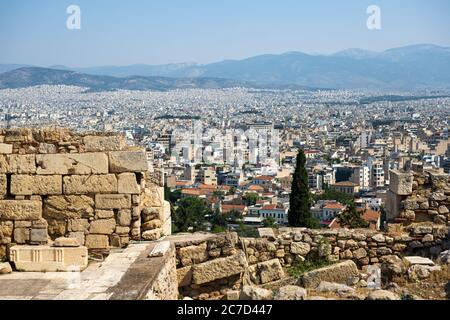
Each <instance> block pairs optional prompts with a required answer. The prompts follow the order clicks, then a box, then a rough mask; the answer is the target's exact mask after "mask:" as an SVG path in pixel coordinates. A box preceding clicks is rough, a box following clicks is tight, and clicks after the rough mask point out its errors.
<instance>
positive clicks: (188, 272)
mask: <svg viewBox="0 0 450 320" xmlns="http://www.w3.org/2000/svg"><path fill="white" fill-rule="evenodd" d="M177 277H178V287H180V288H181V287H185V286H189V285H190V284H191V282H192V267H191V266H189V267H184V268H180V269H177Z"/></svg>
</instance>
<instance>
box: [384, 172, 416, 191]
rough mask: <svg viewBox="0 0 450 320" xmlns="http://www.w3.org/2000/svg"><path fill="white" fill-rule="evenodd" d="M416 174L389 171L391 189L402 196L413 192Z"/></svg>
mask: <svg viewBox="0 0 450 320" xmlns="http://www.w3.org/2000/svg"><path fill="white" fill-rule="evenodd" d="M413 180H414V176H413V174H412V173H411V172H402V171H399V170H390V171H389V190H391V191H392V192H393V193H395V194H397V195H401V196H407V195H410V194H412V185H413Z"/></svg>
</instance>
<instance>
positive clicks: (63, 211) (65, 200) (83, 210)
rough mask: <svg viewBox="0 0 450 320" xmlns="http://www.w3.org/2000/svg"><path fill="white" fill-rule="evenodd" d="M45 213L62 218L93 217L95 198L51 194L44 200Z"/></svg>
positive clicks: (51, 216) (55, 217)
mask: <svg viewBox="0 0 450 320" xmlns="http://www.w3.org/2000/svg"><path fill="white" fill-rule="evenodd" d="M44 215H45V217H50V218H54V219H60V220H64V219H80V218H83V217H85V218H88V217H92V216H93V215H94V200H93V199H92V198H91V197H88V196H75V195H71V196H50V197H48V198H47V199H46V200H45V201H44Z"/></svg>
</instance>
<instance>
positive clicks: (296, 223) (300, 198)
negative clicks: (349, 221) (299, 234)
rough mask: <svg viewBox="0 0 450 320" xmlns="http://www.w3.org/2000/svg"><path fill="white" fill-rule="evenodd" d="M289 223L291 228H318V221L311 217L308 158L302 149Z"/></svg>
mask: <svg viewBox="0 0 450 320" xmlns="http://www.w3.org/2000/svg"><path fill="white" fill-rule="evenodd" d="M288 221H289V225H290V226H291V227H307V228H315V227H317V221H316V220H315V219H314V218H313V217H312V215H311V198H310V193H309V187H308V173H307V171H306V157H305V153H304V151H303V150H302V149H300V150H299V152H298V155H297V164H296V167H295V172H294V177H293V180H292V187H291V194H290V198H289V214H288Z"/></svg>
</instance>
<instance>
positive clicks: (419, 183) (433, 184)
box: [171, 167, 450, 300]
mask: <svg viewBox="0 0 450 320" xmlns="http://www.w3.org/2000/svg"><path fill="white" fill-rule="evenodd" d="M413 169H414V170H415V171H409V172H407V171H397V170H392V171H391V172H390V183H391V185H390V190H389V191H388V201H387V220H388V221H387V222H388V223H387V228H386V229H387V230H385V231H376V230H369V229H353V230H348V229H338V230H328V229H319V230H311V229H306V228H279V229H266V228H262V229H259V238H239V237H238V236H237V234H235V233H227V234H220V235H217V234H216V235H213V234H202V233H200V234H196V235H176V236H172V237H171V238H172V241H173V242H174V243H175V247H176V266H177V276H178V286H179V292H180V294H181V295H182V296H187V297H192V298H194V299H205V300H206V299H224V298H225V299H230V300H235V299H253V298H254V297H255V296H258V294H257V293H258V292H260V291H258V290H260V289H263V288H265V287H268V286H273V285H274V284H276V285H278V286H283V285H291V284H295V285H300V286H301V287H304V288H307V289H309V288H316V287H318V286H320V285H321V282H323V281H325V283H326V284H327V283H328V284H327V285H328V286H331V285H330V284H329V283H332V284H333V283H341V284H342V283H344V284H346V283H347V280H348V279H349V278H353V279H358V280H356V283H357V284H358V286H359V285H360V286H364V287H367V286H368V283H367V281H368V278H364V279H363V278H361V279H359V278H358V277H359V276H360V275H361V273H362V274H367V272H368V270H369V268H370V267H371V266H375V267H378V268H379V269H380V270H381V271H382V275H383V279H385V280H386V278H389V279H390V278H391V277H392V276H396V275H397V276H409V277H410V278H418V279H423V277H426V276H428V275H429V274H430V272H431V271H433V270H438V269H439V267H438V266H434V264H433V262H432V261H431V260H429V259H421V258H420V257H418V256H422V257H430V258H438V257H439V256H440V254H441V253H443V252H446V254H444V256H445V257H447V262H450V261H449V259H448V257H449V256H450V253H449V251H448V250H449V249H450V237H449V236H450V234H449V231H450V214H449V208H450V178H449V175H445V174H442V173H440V172H436V171H427V170H421V168H420V167H419V168H418V167H413ZM310 255H313V256H315V257H319V258H324V259H326V260H328V261H330V262H333V263H335V264H334V265H332V266H330V267H325V268H322V269H318V270H315V271H311V272H308V273H307V274H305V275H304V276H303V277H302V279H301V280H300V283H298V282H294V283H293V282H292V279H290V277H289V276H288V275H287V274H286V272H285V270H286V269H285V267H288V266H291V265H292V264H293V263H294V262H295V261H304V260H305V259H309V257H310ZM408 268H409V269H408ZM333 285H335V284H333ZM323 286H324V285H323ZM288 287H289V286H287V287H286V288H288ZM294 287H295V286H294ZM291 289H292V287H291ZM294 289H295V290H297V291H298V290H300V289H301V290H304V289H303V288H300V287H298V286H297V287H296V288H294ZM294 289H292V290H294ZM248 290H250V292H247V291H248ZM295 290H294V291H295ZM349 290H350V289H349ZM297 291H295V292H297ZM381 291H385V290H381ZM261 292H266V294H267V296H264V295H263V294H260V295H259V298H258V299H272V298H273V296H272V295H271V294H272V293H270V291H261ZM297 293H298V292H297ZM382 293H383V292H382ZM377 294H380V293H379V292H374V293H373V294H372V295H373V297H372V298H374V299H375V298H376V296H377ZM383 294H387V295H389V293H386V292H384V293H383Z"/></svg>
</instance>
